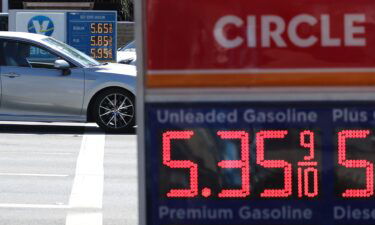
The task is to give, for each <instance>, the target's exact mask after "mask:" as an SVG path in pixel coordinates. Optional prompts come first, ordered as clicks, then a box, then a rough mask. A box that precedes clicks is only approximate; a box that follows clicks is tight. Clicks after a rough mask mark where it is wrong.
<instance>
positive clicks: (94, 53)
mask: <svg viewBox="0 0 375 225" xmlns="http://www.w3.org/2000/svg"><path fill="white" fill-rule="evenodd" d="M90 53H91V57H93V58H94V59H112V58H113V54H112V48H91V49H90Z"/></svg>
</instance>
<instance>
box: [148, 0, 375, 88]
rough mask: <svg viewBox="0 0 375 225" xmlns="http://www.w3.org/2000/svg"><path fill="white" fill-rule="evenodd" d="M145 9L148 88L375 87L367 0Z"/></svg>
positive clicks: (374, 43) (265, 0)
mask: <svg viewBox="0 0 375 225" xmlns="http://www.w3.org/2000/svg"><path fill="white" fill-rule="evenodd" d="M187 2H188V3H189V4H187ZM147 5H148V8H147V9H146V17H147V22H146V23H147V26H146V29H147V37H146V41H147V43H146V44H147V48H146V49H147V52H146V54H147V62H146V68H147V85H148V86H149V87H156V88H157V87H241V86H324V85H329V86H349V85H350V86H358V85H361V86H364V85H375V14H374V13H373V7H374V6H375V3H374V1H372V0H357V1H352V0H342V1H327V0H298V1H297V0H285V1H279V0H252V1H248V0H237V1H235V2H233V1H228V0H205V1H198V0H179V1H178V2H176V1H174V0H163V1H159V0H148V4H147ZM171 5H173V8H171V7H170V6H171ZM270 6H272V7H270Z"/></svg>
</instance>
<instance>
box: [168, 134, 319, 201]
mask: <svg viewBox="0 0 375 225" xmlns="http://www.w3.org/2000/svg"><path fill="white" fill-rule="evenodd" d="M217 135H218V136H219V137H220V139H223V140H225V139H232V140H234V139H238V140H240V142H241V149H240V159H239V160H222V161H220V162H218V163H217V166H218V167H220V168H223V169H240V170H241V183H242V187H241V189H224V190H221V192H220V193H219V194H218V197H219V198H244V197H247V196H250V150H249V133H248V132H246V131H218V132H217ZM287 135H288V131H286V130H266V131H260V132H257V133H256V163H257V164H258V165H259V166H262V167H264V168H269V169H282V170H283V171H284V173H283V174H284V175H283V180H284V188H282V189H265V190H264V191H263V192H262V193H261V194H260V197H262V198H286V197H289V196H291V195H292V194H293V187H292V186H293V180H292V179H293V177H292V167H293V165H292V164H291V163H289V162H287V161H285V160H270V159H265V141H266V140H267V139H275V138H278V139H283V138H285V137H286V136H287ZM193 136H194V131H190V130H189V131H166V132H164V133H163V139H162V141H163V149H162V151H163V165H165V166H167V167H169V168H172V169H189V171H190V179H189V180H190V188H189V189H171V190H170V191H169V192H168V193H167V197H180V198H181V197H182V198H191V197H196V196H197V195H198V192H199V190H198V186H199V183H198V177H199V176H198V164H196V163H194V162H192V161H190V160H172V159H171V151H172V149H171V141H172V140H181V139H184V140H188V139H191V138H192V137H193ZM299 140H300V143H299V144H300V146H301V147H302V148H306V149H308V152H307V153H308V154H306V156H304V158H303V160H302V161H299V162H298V163H297V166H298V168H297V171H298V178H297V180H298V182H297V185H298V197H299V198H302V197H308V198H313V197H316V196H318V192H319V183H318V180H319V179H318V176H319V174H318V169H317V166H318V162H317V161H314V159H315V145H314V141H315V139H314V133H313V132H312V131H310V130H305V131H302V132H300V139H299ZM311 184H312V185H311ZM310 186H311V187H312V188H309V187H310ZM210 194H211V189H209V188H203V189H202V195H203V196H204V197H208V196H209V195H210Z"/></svg>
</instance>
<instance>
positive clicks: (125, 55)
mask: <svg viewBox="0 0 375 225" xmlns="http://www.w3.org/2000/svg"><path fill="white" fill-rule="evenodd" d="M136 59H137V55H136V52H135V41H132V42H130V43H129V44H127V45H125V46H123V47H121V48H119V49H118V50H117V63H121V64H130V65H135V61H136Z"/></svg>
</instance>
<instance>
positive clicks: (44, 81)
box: [0, 32, 136, 132]
mask: <svg viewBox="0 0 375 225" xmlns="http://www.w3.org/2000/svg"><path fill="white" fill-rule="evenodd" d="M0 74H1V90H0V94H1V102H0V120H7V121H9V120H11V121H41V122H54V121H58V122H86V121H92V122H96V123H97V124H98V125H99V126H100V127H101V128H103V129H104V130H105V131H107V132H124V131H127V130H130V129H132V128H133V127H134V125H135V89H136V69H135V66H131V65H121V64H117V63H115V64H111V63H99V62H98V61H96V60H94V59H92V58H91V57H89V56H87V55H86V54H84V53H82V52H80V51H78V50H77V49H75V48H73V47H71V46H69V45H67V44H65V43H62V42H60V41H58V40H55V39H53V38H51V37H46V36H43V35H38V34H30V33H22V32H0Z"/></svg>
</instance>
